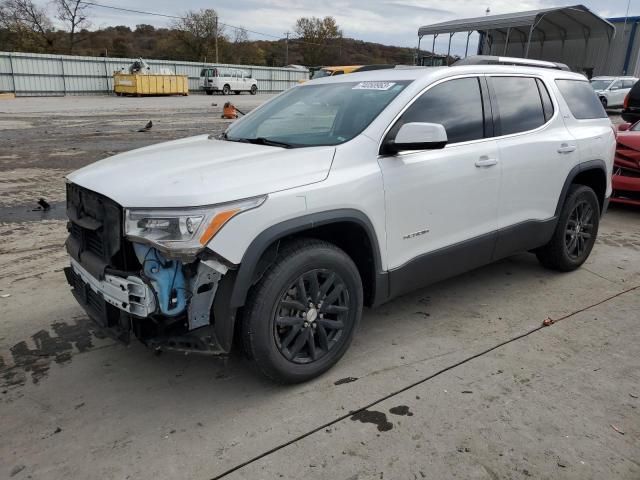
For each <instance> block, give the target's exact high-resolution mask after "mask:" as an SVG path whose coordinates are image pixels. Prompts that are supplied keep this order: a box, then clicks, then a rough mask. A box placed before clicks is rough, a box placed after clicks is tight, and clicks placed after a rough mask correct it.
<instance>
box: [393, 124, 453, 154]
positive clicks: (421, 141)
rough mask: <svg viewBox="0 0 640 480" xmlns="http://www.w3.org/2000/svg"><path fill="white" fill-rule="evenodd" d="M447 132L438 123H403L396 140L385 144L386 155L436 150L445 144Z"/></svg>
mask: <svg viewBox="0 0 640 480" xmlns="http://www.w3.org/2000/svg"><path fill="white" fill-rule="evenodd" d="M447 141H448V139H447V131H446V130H445V128H444V126H443V125H440V124H439V123H421V122H413V123H405V124H404V125H402V126H401V127H400V130H398V133H397V134H396V138H394V139H389V140H387V141H386V142H385V145H384V149H385V152H386V153H390V154H395V153H398V152H401V151H404V150H436V149H440V148H444V146H445V145H446V144H447Z"/></svg>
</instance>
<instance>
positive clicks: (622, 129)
mask: <svg viewBox="0 0 640 480" xmlns="http://www.w3.org/2000/svg"><path fill="white" fill-rule="evenodd" d="M630 128H631V124H630V123H621V124H619V125H618V131H619V132H626V131H627V130H629V129H630Z"/></svg>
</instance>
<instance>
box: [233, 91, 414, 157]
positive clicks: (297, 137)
mask: <svg viewBox="0 0 640 480" xmlns="http://www.w3.org/2000/svg"><path fill="white" fill-rule="evenodd" d="M409 83H410V82H408V81H395V82H392V81H389V82H387V81H376V82H334V83H325V84H323V85H302V86H300V87H294V88H292V89H291V90H289V91H288V92H285V93H284V94H282V95H280V96H279V97H277V98H275V99H274V100H273V101H271V102H269V103H268V104H266V105H265V106H264V107H262V108H260V109H259V110H256V111H255V112H254V113H251V114H249V115H248V116H247V117H246V118H244V119H243V120H242V121H240V122H238V123H235V124H233V125H231V127H229V129H228V130H227V132H226V134H225V135H224V137H223V138H225V139H226V140H232V141H237V142H243V141H244V142H251V143H262V144H267V145H268V144H276V143H278V144H280V145H277V146H287V147H310V146H317V145H337V144H339V143H343V142H346V141H348V140H351V139H352V138H353V137H355V136H356V135H358V134H359V133H360V132H362V131H363V130H364V129H365V128H366V127H367V126H368V125H369V124H370V123H371V122H372V121H373V119H374V118H376V117H377V116H378V114H379V113H380V112H381V111H382V110H384V108H385V107H386V106H387V105H388V104H389V103H390V102H391V101H392V100H393V99H394V98H395V97H396V96H397V95H398V94H399V93H400V92H401V91H402V90H403V89H404V88H405V87H406V86H407V85H408V84H409Z"/></svg>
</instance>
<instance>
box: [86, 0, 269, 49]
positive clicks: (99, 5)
mask: <svg viewBox="0 0 640 480" xmlns="http://www.w3.org/2000/svg"><path fill="white" fill-rule="evenodd" d="M80 3H83V4H85V5H91V6H94V7H100V8H108V9H110V10H120V11H123V12H129V13H140V14H142V15H152V16H154V17H165V18H174V19H177V20H183V19H184V18H185V17H180V16H178V15H168V14H166V13H157V12H147V11H144V10H134V9H132V8H124V7H114V6H112V5H103V4H101V3H95V2H87V1H85V0H80ZM219 24H220V25H223V26H225V27H229V28H235V29H236V30H245V31H247V32H251V33H255V34H256V35H262V36H264V37H271V38H277V39H278V40H280V37H278V36H277V35H272V34H270V33H264V32H257V31H255V30H249V29H247V28H244V27H238V26H236V25H230V24H228V23H222V22H219Z"/></svg>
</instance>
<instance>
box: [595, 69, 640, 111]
mask: <svg viewBox="0 0 640 480" xmlns="http://www.w3.org/2000/svg"><path fill="white" fill-rule="evenodd" d="M637 81H638V79H637V78H635V77H593V78H592V79H591V88H593V90H594V91H595V92H596V95H598V98H599V99H600V101H601V102H602V106H603V107H604V108H610V107H621V106H622V105H623V103H624V98H625V97H626V96H627V94H628V93H629V92H630V91H631V87H633V86H634V85H635V84H636V82H637Z"/></svg>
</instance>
